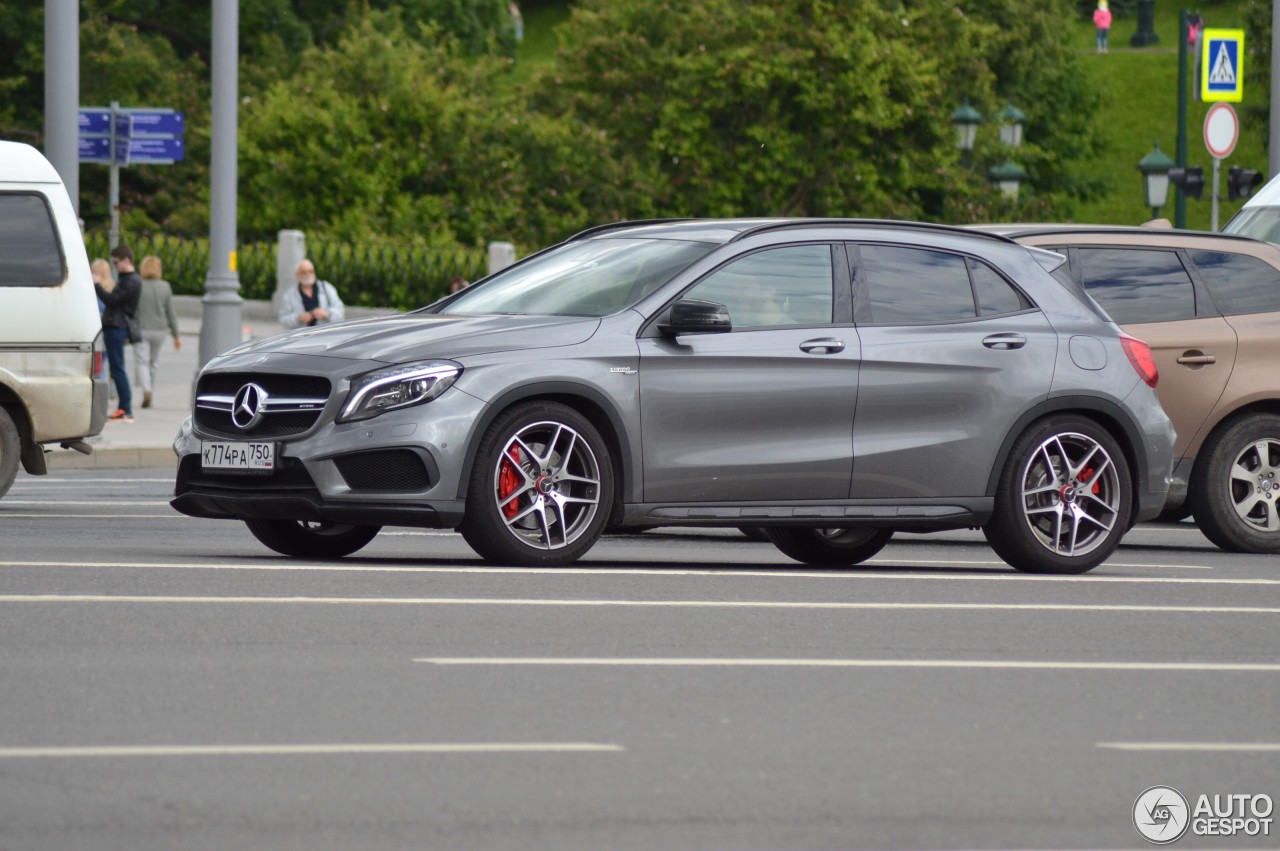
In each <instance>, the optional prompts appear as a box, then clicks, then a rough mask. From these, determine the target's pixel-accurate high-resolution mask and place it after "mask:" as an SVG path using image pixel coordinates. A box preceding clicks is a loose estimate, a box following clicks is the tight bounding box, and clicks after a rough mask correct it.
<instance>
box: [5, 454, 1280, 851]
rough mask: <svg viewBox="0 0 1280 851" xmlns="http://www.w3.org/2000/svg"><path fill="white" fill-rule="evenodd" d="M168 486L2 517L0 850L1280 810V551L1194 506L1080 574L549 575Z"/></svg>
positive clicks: (745, 838) (884, 837)
mask: <svg viewBox="0 0 1280 851" xmlns="http://www.w3.org/2000/svg"><path fill="white" fill-rule="evenodd" d="M170 488H171V480H170V475H169V473H168V471H165V470H150V471H148V470H139V471H67V472H61V473H58V474H56V475H54V476H51V477H48V478H44V479H36V478H30V477H25V476H23V477H20V478H19V480H18V483H17V484H16V485H15V486H14V488H13V490H12V491H11V492H10V493H9V495H8V496H7V497H5V498H4V499H3V500H0V851H17V850H18V849H22V850H23V851H27V849H59V851H67V850H68V849H94V851H97V850H98V849H131V850H132V851H141V849H174V848H182V849H232V848H246V849H248V848H252V849H267V848H271V849H275V848H290V849H291V848H297V849H308V850H309V851H310V849H391V848H463V849H470V848H475V849H526V848H546V849H658V848H661V849H719V848H725V849H818V848H832V849H834V848H944V847H946V848H996V847H1009V848H1079V847H1097V848H1115V847H1130V848H1135V847H1144V846H1146V842H1145V841H1144V840H1143V838H1142V837H1141V836H1140V835H1139V834H1138V832H1137V831H1136V830H1135V827H1134V824H1133V816H1132V810H1133V807H1134V802H1135V799H1136V798H1137V797H1138V796H1139V794H1140V793H1142V792H1143V791H1144V790H1145V789H1147V788H1148V787H1151V786H1156V785H1169V786H1172V787H1174V788H1176V789H1177V790H1179V791H1180V792H1181V793H1182V794H1183V795H1185V796H1186V797H1187V798H1188V799H1189V800H1190V801H1192V805H1193V806H1194V801H1195V796H1198V795H1200V794H1208V795H1211V796H1212V795H1215V794H1217V795H1230V794H1247V795H1253V794H1257V793H1266V794H1269V795H1270V796H1271V797H1272V798H1273V799H1276V798H1280V664H1278V663H1280V660H1278V659H1277V652H1276V651H1277V646H1278V644H1280V642H1278V641H1277V638H1278V637H1280V632H1278V631H1277V623H1278V622H1280V621H1278V618H1280V559H1277V558H1267V557H1259V556H1241V555H1229V554H1225V553H1222V552H1219V551H1218V550H1216V549H1214V548H1213V547H1212V546H1211V545H1210V544H1209V543H1208V542H1207V541H1206V540H1205V539H1204V538H1203V537H1202V536H1201V535H1200V534H1199V532H1197V531H1196V530H1195V528H1194V527H1193V526H1191V525H1189V524H1180V525H1177V526H1143V527H1139V528H1138V529H1136V530H1134V531H1133V532H1132V533H1130V535H1129V537H1128V538H1127V539H1126V542H1125V544H1124V545H1123V546H1122V548H1121V549H1120V551H1119V552H1118V553H1117V554H1116V556H1114V557H1113V558H1112V559H1111V561H1109V562H1108V563H1107V564H1105V565H1103V566H1102V567H1100V568H1098V569H1096V570H1095V571H1093V572H1092V573H1090V574H1087V575H1085V576H1083V577H1069V578H1056V577H1029V576H1024V575H1020V574H1017V573H1015V572H1013V571H1011V570H1009V569H1008V568H1006V567H1005V566H1004V565H1003V564H1002V563H1001V562H999V561H998V560H997V559H996V558H995V556H994V554H993V553H992V552H991V550H990V549H989V548H988V547H987V546H986V544H985V542H983V540H982V538H981V535H980V534H978V533H967V532H966V533H955V534H947V535H935V536H920V535H904V536H899V537H898V538H895V540H894V542H893V543H891V544H890V546H889V547H888V548H886V549H885V550H884V551H883V552H882V553H881V554H880V555H879V556H878V557H877V558H875V559H874V560H872V561H871V562H869V563H867V564H866V565H864V566H862V567H861V568H860V569H858V570H851V571H841V572H824V571H815V570H811V569H807V568H805V567H802V566H800V565H797V564H795V563H794V562H790V561H789V560H788V559H786V558H785V557H783V556H782V555H781V554H780V553H778V552H777V551H776V550H774V549H773V547H772V546H770V545H768V544H757V543H752V542H749V541H747V540H746V539H744V538H741V537H739V536H738V535H737V534H736V533H734V532H731V531H718V530H711V531H708V530H687V531H673V530H655V531H652V532H648V533H645V534H643V535H628V536H618V537H613V538H609V539H605V540H604V541H602V542H601V543H600V544H599V545H597V547H596V548H595V549H594V550H593V551H592V552H591V553H590V554H589V555H588V557H587V558H586V559H585V560H584V561H582V562H581V563H580V564H579V565H577V566H575V567H574V568H571V569H558V570H524V569H516V568H501V567H490V566H486V565H484V564H483V563H481V562H480V561H479V560H478V559H476V558H475V557H474V556H473V555H472V553H471V551H470V550H469V549H468V548H467V546H466V545H465V543H464V542H463V541H462V539H461V538H460V537H459V536H457V535H455V534H453V533H445V532H429V531H417V530H403V529H400V530H395V529H392V530H387V531H386V532H384V534H383V535H381V536H379V538H378V539H377V540H375V541H374V542H373V543H372V544H371V545H370V546H369V547H368V548H366V549H365V550H363V551H362V552H361V553H360V554H358V555H357V556H355V557H351V558H347V559H344V560H341V561H332V562H301V561H294V560H289V559H284V558H280V557H277V556H275V555H274V554H272V553H271V552H269V551H268V550H266V549H265V548H264V547H262V546H261V545H259V544H258V543H257V542H256V541H255V540H253V539H252V538H251V537H250V536H249V535H248V533H247V531H245V530H244V528H243V527H242V526H241V525H240V524H238V523H234V522H223V521H206V520H194V519H189V518H185V517H182V516H180V515H177V514H176V513H174V512H172V510H171V509H169V508H168V505H167V495H168V493H169V490H170ZM1184 818H1185V816H1184ZM1273 827H1275V826H1273ZM1276 833H1277V830H1276V829H1273V830H1272V831H1271V835H1270V836H1256V837H1246V836H1233V837H1192V836H1190V835H1188V836H1187V837H1185V838H1183V839H1182V840H1180V841H1179V842H1178V843H1177V844H1176V845H1175V846H1174V847H1224V848H1255V847H1275V846H1276V845H1277V844H1278V843H1277V839H1276Z"/></svg>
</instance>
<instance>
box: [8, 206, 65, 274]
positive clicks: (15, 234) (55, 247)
mask: <svg viewBox="0 0 1280 851" xmlns="http://www.w3.org/2000/svg"><path fill="white" fill-rule="evenodd" d="M65 280H66V270H65V267H64V266H63V263H62V249H61V247H60V245H59V244H58V235H57V231H56V230H54V226H53V217H52V215H50V212H49V205H48V204H46V203H45V200H44V198H43V197H41V196H39V195H36V194H34V193H29V192H28V193H23V192H18V193H12V194H0V287H56V286H59V285H61V284H62V282H63V281H65Z"/></svg>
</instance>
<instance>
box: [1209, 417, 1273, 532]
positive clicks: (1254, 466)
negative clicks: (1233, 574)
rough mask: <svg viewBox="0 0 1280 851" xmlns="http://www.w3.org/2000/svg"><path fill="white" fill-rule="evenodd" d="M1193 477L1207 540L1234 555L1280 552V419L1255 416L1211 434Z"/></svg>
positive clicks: (1242, 419) (1240, 420)
mask: <svg viewBox="0 0 1280 851" xmlns="http://www.w3.org/2000/svg"><path fill="white" fill-rule="evenodd" d="M1200 459H1201V462H1200V463H1197V464H1196V468H1195V471H1194V472H1193V473H1192V474H1191V494H1190V499H1191V505H1192V508H1193V510H1194V513H1195V518H1196V525H1197V526H1199V527H1200V531H1202V532H1204V536H1205V537H1206V538H1208V539H1209V540H1210V541H1213V542H1214V543H1215V544H1217V545H1218V546H1219V547H1221V548H1222V549H1224V550H1226V551H1228V552H1233V553H1274V552H1280V417H1278V416H1275V415H1274V414H1251V415H1249V416H1246V417H1243V418H1241V419H1239V420H1237V421H1236V422H1235V423H1233V424H1232V425H1230V426H1228V427H1227V428H1225V429H1223V430H1222V431H1220V432H1217V433H1215V434H1214V435H1212V436H1211V437H1210V438H1209V439H1208V440H1206V441H1205V444H1204V446H1203V447H1201V449H1200Z"/></svg>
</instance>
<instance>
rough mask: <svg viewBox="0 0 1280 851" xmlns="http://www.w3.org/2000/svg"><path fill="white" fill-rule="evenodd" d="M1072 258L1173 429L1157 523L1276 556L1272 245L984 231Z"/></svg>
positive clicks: (1279, 542) (1279, 462) (1277, 321)
mask: <svg viewBox="0 0 1280 851" xmlns="http://www.w3.org/2000/svg"><path fill="white" fill-rule="evenodd" d="M990 229H991V230H995V231H998V232H1000V233H1002V234H1004V235H1006V236H1010V237H1013V238H1014V239H1016V240H1017V241H1018V242H1021V243H1023V244H1025V245H1034V246H1038V247H1040V248H1048V249H1051V250H1054V251H1057V252H1060V253H1062V254H1063V255H1065V256H1066V257H1067V259H1068V263H1067V265H1065V266H1063V267H1061V268H1060V269H1059V271H1058V273H1057V274H1066V275H1069V276H1070V277H1072V278H1073V279H1074V280H1075V281H1076V282H1078V283H1079V284H1081V285H1083V286H1084V288H1085V289H1086V290H1087V291H1088V292H1089V294H1090V295H1092V296H1093V297H1094V299H1095V300H1097V301H1098V303H1099V304H1101V305H1102V307H1103V308H1105V309H1106V310H1107V312H1108V313H1110V314H1111V316H1112V318H1114V319H1115V321H1116V322H1118V323H1120V324H1121V325H1122V326H1123V327H1124V329H1125V331H1127V332H1128V333H1130V334H1132V335H1134V336H1135V337H1138V338H1139V339H1141V340H1143V341H1145V342H1146V343H1147V344H1148V345H1149V346H1150V347H1151V351H1152V354H1153V355H1154V356H1155V360H1156V365H1157V366H1158V368H1159V370H1160V382H1159V384H1158V386H1157V391H1158V393H1159V395H1160V401H1161V403H1162V404H1163V405H1164V409H1165V411H1166V412H1167V413H1168V415H1169V418H1170V419H1172V420H1173V423H1174V426H1175V427H1176V428H1177V430H1178V439H1177V445H1176V446H1175V448H1174V481H1173V487H1172V488H1171V489H1170V492H1169V500H1168V502H1167V503H1166V505H1165V513H1164V514H1163V515H1162V516H1163V518H1164V519H1170V520H1172V519H1181V518H1183V517H1186V516H1188V515H1194V517H1195V521H1196V524H1197V525H1198V526H1199V527H1200V529H1201V530H1203V532H1204V534H1205V535H1206V536H1207V537H1208V538H1209V540H1211V541H1213V542H1214V543H1215V544H1217V545H1218V546H1219V547H1221V548H1222V549H1224V550H1230V551H1232V552H1248V553H1274V552H1280V247H1278V246H1276V245H1273V244H1271V243H1267V242H1259V241H1256V240H1253V239H1249V238H1246V237H1239V236H1227V235H1224V234H1214V233H1198V232H1192V231H1177V230H1170V229H1158V228H1115V227H1102V226H1079V225H1007V226H999V227H992V228H990Z"/></svg>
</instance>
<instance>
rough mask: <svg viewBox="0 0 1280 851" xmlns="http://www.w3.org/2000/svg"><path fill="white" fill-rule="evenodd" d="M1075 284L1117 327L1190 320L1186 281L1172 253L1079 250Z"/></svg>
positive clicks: (1192, 305)
mask: <svg viewBox="0 0 1280 851" xmlns="http://www.w3.org/2000/svg"><path fill="white" fill-rule="evenodd" d="M1077 256H1078V257H1079V261H1080V262H1079V265H1080V283H1081V284H1083V285H1084V288H1085V289H1086V290H1088V292H1089V294H1090V295H1091V296H1093V297H1094V298H1095V299H1097V300H1098V302H1099V303H1101V305H1102V306H1103V307H1104V308H1105V309H1106V311H1107V313H1109V314H1111V318H1112V319H1114V320H1115V321H1116V322H1119V323H1120V324H1122V325H1123V324H1125V323H1141V322H1168V321H1170V320H1175V319H1193V318H1194V317H1195V315H1196V298H1195V290H1194V289H1193V287H1192V284H1191V276H1190V275H1188V274H1187V270H1186V269H1184V268H1183V266H1182V261H1181V260H1179V259H1178V255H1177V254H1176V253H1174V252H1172V251H1157V250H1146V249H1133V248H1081V249H1079V250H1078V252H1077Z"/></svg>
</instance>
